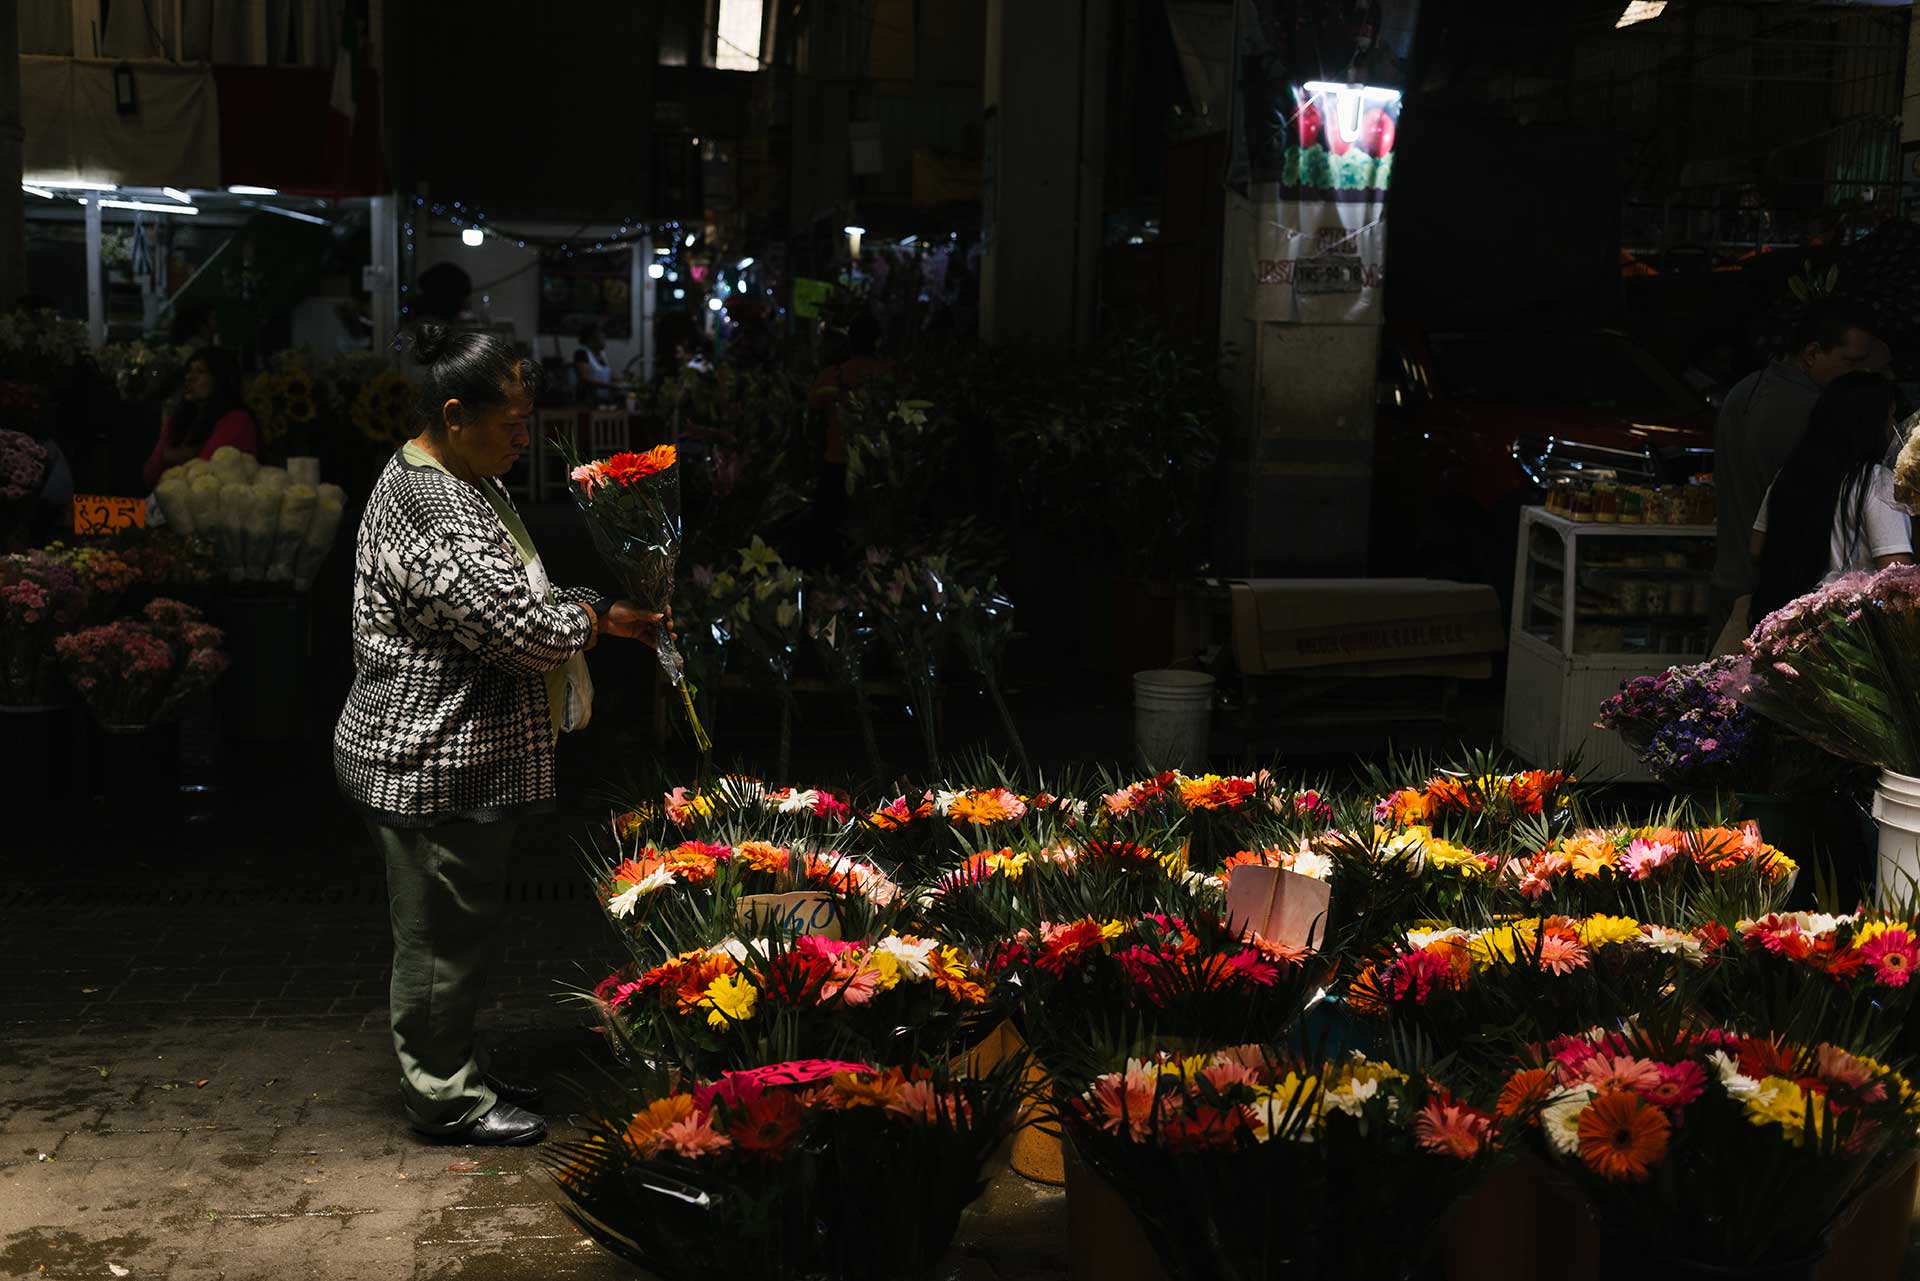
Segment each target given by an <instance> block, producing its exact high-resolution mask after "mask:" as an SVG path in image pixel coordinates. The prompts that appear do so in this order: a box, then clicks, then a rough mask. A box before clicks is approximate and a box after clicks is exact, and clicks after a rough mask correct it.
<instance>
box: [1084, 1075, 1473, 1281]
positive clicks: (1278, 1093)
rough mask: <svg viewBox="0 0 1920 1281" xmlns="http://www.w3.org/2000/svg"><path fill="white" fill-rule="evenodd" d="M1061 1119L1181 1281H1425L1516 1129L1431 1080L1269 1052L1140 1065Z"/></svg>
mask: <svg viewBox="0 0 1920 1281" xmlns="http://www.w3.org/2000/svg"><path fill="white" fill-rule="evenodd" d="M1060 1117H1061V1121H1062V1126H1063V1129H1064V1130H1065V1131H1066V1133H1067V1134H1068V1135H1069V1136H1071V1138H1072V1141H1073V1146H1074V1150H1075V1151H1076V1153H1078V1155H1079V1157H1080V1159H1081V1160H1083V1161H1085V1162H1086V1163H1087V1165H1088V1166H1089V1167H1091V1169H1092V1170H1093V1171H1094V1172H1095V1173H1096V1174H1098V1175H1099V1176H1100V1177H1101V1178H1102V1179H1104V1180H1105V1181H1107V1182H1108V1183H1109V1184H1111V1185H1112V1186H1113V1188H1114V1189H1115V1190H1116V1191H1118V1192H1119V1193H1120V1194H1121V1196H1123V1197H1124V1198H1125V1199H1126V1201H1127V1203H1128V1206H1129V1208H1130V1209H1132V1210H1133V1211H1134V1213H1135V1215H1136V1216H1137V1217H1138V1219H1139V1221H1140V1224H1141V1226H1142V1227H1143V1228H1144V1230H1145V1233H1146V1236H1147V1239H1148V1241H1149V1242H1151V1243H1152V1245H1153V1247H1154V1250H1155V1252H1156V1253H1157V1254H1158V1255H1159V1257H1160V1262H1161V1264H1162V1266H1163V1267H1164V1268H1165V1269H1166V1270H1167V1272H1168V1274H1169V1275H1171V1276H1173V1277H1174V1278H1176V1279H1177V1281H1336V1279H1338V1281H1348V1279H1349V1278H1360V1277H1366V1278H1378V1279H1380V1281H1397V1279H1399V1278H1405V1277H1411V1276H1414V1275H1417V1274H1418V1267H1419V1265H1420V1263H1421V1262H1422V1260H1423V1256H1424V1255H1425V1254H1426V1252H1427V1250H1428V1248H1429V1246H1430V1242H1431V1238H1432V1234H1433V1228H1434V1226H1435V1224H1436V1223H1438V1221H1439V1220H1440V1218H1441V1216H1442V1215H1443V1214H1444V1212H1445V1211H1446V1209H1447V1208H1448V1206H1449V1204H1450V1203H1451V1202H1452V1201H1453V1200H1455V1199H1456V1198H1458V1197H1459V1196H1461V1195H1463V1194H1464V1193H1465V1192H1467V1191H1469V1190H1471V1189H1472V1188H1473V1187H1474V1186H1475V1183H1476V1181H1477V1176H1478V1175H1479V1174H1481V1173H1482V1172H1483V1171H1484V1170H1485V1168H1486V1167H1487V1165H1488V1164H1489V1163H1490V1162H1491V1161H1492V1160H1493V1159H1494V1158H1495V1157H1496V1156H1497V1154H1498V1152H1499V1148H1500V1142H1499V1139H1500V1136H1501V1130H1502V1127H1501V1125H1500V1124H1499V1122H1498V1121H1497V1120H1496V1118H1494V1117H1492V1116H1490V1115H1488V1114H1486V1113H1484V1112H1481V1111H1479V1110H1478V1109H1476V1108H1474V1107H1472V1106H1471V1105H1469V1104H1467V1103H1465V1102H1463V1101H1462V1100H1460V1099H1457V1098H1455V1097H1454V1096H1453V1095H1451V1094H1450V1093H1448V1091H1447V1090H1446V1089H1445V1088H1444V1087H1442V1086H1440V1085H1439V1084H1437V1083H1436V1082H1434V1081H1433V1080H1431V1079H1429V1078H1428V1077H1427V1076H1426V1075H1425V1074H1424V1073H1421V1072H1417V1071H1413V1072H1410V1071H1404V1070H1401V1069H1400V1068H1397V1067H1395V1066H1393V1065H1391V1064H1389V1063H1386V1062H1382V1061H1378V1060H1369V1059H1366V1058H1362V1057H1359V1056H1358V1055H1355V1056H1353V1057H1348V1058H1344V1059H1335V1060H1333V1061H1331V1062H1329V1061H1326V1060H1322V1059H1318V1058H1302V1057H1300V1056H1298V1055H1296V1054H1291V1053H1287V1052H1283V1051H1277V1050H1275V1049H1273V1048H1272V1047H1263V1046H1256V1045H1247V1046H1239V1047H1235V1048H1232V1049H1225V1050H1216V1051H1213V1052H1211V1053H1200V1054H1186V1055H1182V1054H1174V1053H1167V1052H1161V1053H1157V1054H1152V1055H1147V1056H1144V1057H1134V1058H1129V1059H1127V1060H1126V1061H1125V1062H1124V1064H1118V1063H1116V1064H1115V1065H1114V1070H1111V1071H1108V1072H1105V1073H1103V1074H1102V1075H1100V1076H1098V1077H1096V1078H1095V1079H1094V1080H1093V1082H1092V1083H1091V1084H1090V1086H1089V1087H1088V1088H1087V1089H1086V1090H1085V1091H1084V1092H1083V1093H1079V1094H1076V1095H1073V1096H1071V1097H1068V1098H1065V1099H1063V1100H1062V1101H1061V1104H1060ZM1248 1188H1272V1189H1285V1191H1284V1193H1276V1194H1275V1195H1273V1196H1271V1197H1269V1198H1267V1199H1265V1200H1263V1201H1262V1202H1261V1203H1259V1204H1257V1205H1256V1204H1251V1203H1249V1202H1248V1201H1247V1200H1246V1198H1245V1196H1244V1195H1243V1193H1244V1192H1245V1190H1246V1189H1248Z"/></svg>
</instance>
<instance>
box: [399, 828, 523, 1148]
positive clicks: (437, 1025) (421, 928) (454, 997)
mask: <svg viewBox="0 0 1920 1281" xmlns="http://www.w3.org/2000/svg"><path fill="white" fill-rule="evenodd" d="M514 827H515V823H514V821H513V820H511V819H507V820H502V821H496V822H491V823H442V824H437V825H436V826H433V827H423V828H406V827H388V826H386V825H385V824H383V823H378V822H375V821H373V820H371V819H369V820H368V821H367V830H368V831H370V832H372V833H373V840H374V843H375V844H376V845H378V846H379V847H380V851H381V853H382V854H384V855H385V856H386V860H387V902H388V906H389V907H390V909H391V911H392V914H393V981H392V983H391V985H390V987H389V990H388V1005H389V1007H390V1010H389V1013H390V1015H391V1018H392V1023H393V1049H394V1053H395V1054H397V1055H399V1057H400V1096H401V1099H402V1100H403V1102H404V1103H405V1105H406V1109H407V1119H408V1120H410V1121H411V1122H413V1125H414V1128H415V1129H417V1130H422V1131H426V1132H429V1133H431V1132H436V1131H447V1130H454V1129H458V1128H459V1127H460V1126H463V1125H465V1124H466V1123H467V1122H469V1121H472V1120H474V1119H475V1118H477V1117H480V1116H482V1115H484V1114H485V1113H486V1111H487V1109H489V1108H491V1107H492V1106H493V1105H494V1102H495V1095H494V1092H493V1090H492V1089H490V1088H489V1087H488V1085H487V1083H486V1081H485V1079H484V1074H485V1071H486V1057H485V1055H484V1053H482V1051H481V1050H480V1047H479V1044H478V1041H477V1039H476V1038H475V1036H474V1027H473V1025H474V1019H475V1018H476V1017H477V1016H478V1014H479V1012H480V1002H481V999H482V997H483V996H484V995H485V990H486V982H487V966H488V963H489V962H490V961H491V960H492V959H493V953H494V948H495V946H496V944H497V936H498V934H499V932H500V923H501V919H502V916H503V908H504V898H503V896H504V893H505V887H506V875H507V852H508V850H509V849H511V848H512V846H513V832H514Z"/></svg>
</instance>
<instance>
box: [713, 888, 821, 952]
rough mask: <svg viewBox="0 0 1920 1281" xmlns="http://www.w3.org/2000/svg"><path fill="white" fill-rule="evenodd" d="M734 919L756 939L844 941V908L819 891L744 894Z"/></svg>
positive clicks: (736, 908)
mask: <svg viewBox="0 0 1920 1281" xmlns="http://www.w3.org/2000/svg"><path fill="white" fill-rule="evenodd" d="M733 919H734V922H735V923H736V924H737V925H739V926H740V927H741V930H742V932H743V933H746V934H750V935H754V936H772V935H782V936H784V937H788V938H794V937H799V936H808V935H810V936H812V937H815V938H826V939H833V940H835V941H838V940H839V938H840V905H839V904H838V903H836V902H835V901H834V899H833V896H832V895H831V894H822V893H820V892H819V891H818V890H795V891H794V892H793V893H791V894H742V895H741V896H740V902H739V904H738V905H737V906H736V907H735V910H734V918H733Z"/></svg>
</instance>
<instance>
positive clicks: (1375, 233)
mask: <svg viewBox="0 0 1920 1281" xmlns="http://www.w3.org/2000/svg"><path fill="white" fill-rule="evenodd" d="M1417 5H1418V0H1361V3H1358V4H1355V3H1352V2H1351V0H1348V2H1345V3H1342V2H1340V0H1243V5H1242V10H1241V19H1240V41H1239V52H1240V71H1241V98H1240V101H1239V103H1238V106H1237V112H1236V117H1235V131H1234V132H1235V152H1236V155H1235V170H1236V176H1237V177H1240V178H1241V179H1242V181H1243V182H1244V184H1245V189H1246V192H1247V195H1248V197H1249V199H1251V201H1252V202H1253V205H1254V213H1255V220H1256V224H1255V232H1254V236H1253V240H1252V258H1253V261H1252V262H1250V263H1249V264H1248V270H1249V271H1251V273H1252V275H1253V281H1254V288H1253V291H1252V298H1253V314H1254V317H1255V318H1256V319H1259V320H1275V321H1291V322H1296V323H1309V324H1377V323H1379V321H1380V309H1381V304H1382V300H1383V298H1384V294H1385V285H1386V252H1387V226H1386V208H1387V190H1388V187H1389V186H1390V184H1391V182H1392V179H1393V157H1394V145H1395V142H1396V141H1397V135H1398V133H1399V128H1400V102H1401V89H1400V85H1401V83H1402V74H1403V68H1404V66H1405V62H1406V57H1407V53H1408V49H1409V46H1410V45H1411V43H1412V38H1413V24H1414V18H1415V16H1416V10H1417Z"/></svg>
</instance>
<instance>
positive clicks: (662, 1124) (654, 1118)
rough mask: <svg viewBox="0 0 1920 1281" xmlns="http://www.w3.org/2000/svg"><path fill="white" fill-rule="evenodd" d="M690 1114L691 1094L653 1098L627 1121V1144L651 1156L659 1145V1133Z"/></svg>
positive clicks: (642, 1153) (636, 1150)
mask: <svg viewBox="0 0 1920 1281" xmlns="http://www.w3.org/2000/svg"><path fill="white" fill-rule="evenodd" d="M692 1115H693V1096H692V1095H691V1094H669V1095H668V1096H667V1097H666V1098H664V1099H655V1100H654V1101H653V1102H651V1103H649V1104H647V1106H646V1108H645V1109H644V1110H642V1111H640V1112H636V1113H635V1114H634V1117H633V1120H632V1121H629V1122H628V1123H627V1135H626V1139H627V1146H628V1147H630V1148H632V1149H633V1150H634V1151H635V1152H638V1153H639V1154H640V1155H641V1156H652V1155H653V1150H654V1149H655V1148H657V1147H659V1146H660V1135H661V1133H662V1132H663V1131H664V1130H666V1128H667V1127H668V1126H670V1125H673V1124H675V1123H676V1122H679V1121H684V1120H686V1119H687V1118H688V1117H690V1116H692Z"/></svg>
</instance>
